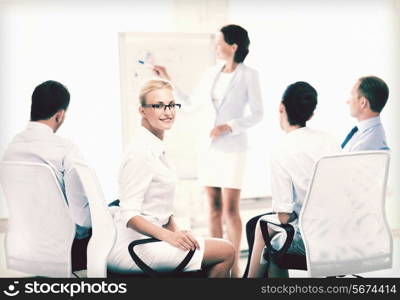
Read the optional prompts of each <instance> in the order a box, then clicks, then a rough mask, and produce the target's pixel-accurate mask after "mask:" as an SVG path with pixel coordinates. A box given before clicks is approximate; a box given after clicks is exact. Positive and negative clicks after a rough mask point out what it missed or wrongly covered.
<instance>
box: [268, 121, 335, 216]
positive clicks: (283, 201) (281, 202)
mask: <svg viewBox="0 0 400 300" xmlns="http://www.w3.org/2000/svg"><path fill="white" fill-rule="evenodd" d="M340 149H341V148H340V146H339V143H338V142H337V141H336V139H335V138H334V137H333V136H332V135H330V134H328V133H325V132H322V131H317V130H313V129H310V128H307V127H303V128H299V129H296V130H293V131H291V132H289V133H287V134H286V135H285V137H284V138H283V140H282V142H281V143H280V144H279V146H278V147H277V149H276V154H274V156H273V158H272V160H271V189H272V208H273V210H274V211H276V212H286V213H291V212H293V211H295V212H296V213H297V215H299V213H300V209H301V207H302V205H303V201H304V199H305V196H306V193H307V189H308V185H309V181H310V179H311V176H312V172H313V170H314V164H315V162H316V161H317V160H318V159H319V158H320V157H321V156H323V155H329V154H334V153H337V152H338V151H340Z"/></svg>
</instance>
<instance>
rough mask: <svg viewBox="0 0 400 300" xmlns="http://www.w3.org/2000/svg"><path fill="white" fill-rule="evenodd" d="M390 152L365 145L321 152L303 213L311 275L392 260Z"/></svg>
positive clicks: (352, 271) (360, 269)
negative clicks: (388, 195)
mask: <svg viewBox="0 0 400 300" xmlns="http://www.w3.org/2000/svg"><path fill="white" fill-rule="evenodd" d="M389 161H390V153H389V152H388V151H363V152H353V153H346V154H339V155H333V156H325V157H323V158H321V159H320V160H319V161H318V162H317V163H316V165H315V168H314V173H313V176H312V179H311V182H310V185H309V190H308V193H307V196H306V199H305V202H304V204H303V208H302V211H301V213H300V220H299V226H300V230H301V233H302V237H303V240H304V244H305V249H306V256H307V269H308V274H309V276H310V277H320V276H335V275H345V274H355V273H364V272H369V271H375V270H380V269H386V268H390V267H391V266H392V251H393V246H392V245H393V241H392V236H391V233H390V229H389V226H388V223H387V219H386V214H385V194H386V185H387V178H388V169H389Z"/></svg>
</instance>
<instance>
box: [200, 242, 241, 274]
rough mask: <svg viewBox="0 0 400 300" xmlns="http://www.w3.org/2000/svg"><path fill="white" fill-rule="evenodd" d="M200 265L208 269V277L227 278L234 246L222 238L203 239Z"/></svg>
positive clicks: (233, 255)
mask: <svg viewBox="0 0 400 300" xmlns="http://www.w3.org/2000/svg"><path fill="white" fill-rule="evenodd" d="M204 247H205V249H204V257H203V262H202V267H203V268H207V269H209V272H208V277H209V278H229V277H230V271H231V268H232V265H233V262H234V260H235V256H236V254H235V248H234V247H233V246H232V244H231V243H230V242H228V241H226V240H222V239H215V238H210V239H205V241H204Z"/></svg>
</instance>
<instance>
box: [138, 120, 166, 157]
mask: <svg viewBox="0 0 400 300" xmlns="http://www.w3.org/2000/svg"><path fill="white" fill-rule="evenodd" d="M139 132H140V136H141V138H143V141H144V142H145V143H147V144H148V145H149V146H150V150H151V152H152V153H153V154H154V155H155V156H156V157H160V156H161V155H162V154H163V153H164V152H165V147H164V143H163V141H162V140H160V139H159V138H158V137H156V136H155V135H154V134H152V133H151V132H150V131H149V130H148V129H146V128H144V127H143V126H140V128H139Z"/></svg>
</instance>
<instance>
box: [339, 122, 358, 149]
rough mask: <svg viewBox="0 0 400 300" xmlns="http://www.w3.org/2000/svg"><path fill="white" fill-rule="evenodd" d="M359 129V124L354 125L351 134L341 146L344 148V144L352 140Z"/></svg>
mask: <svg viewBox="0 0 400 300" xmlns="http://www.w3.org/2000/svg"><path fill="white" fill-rule="evenodd" d="M357 130H358V128H357V126H354V127H353V129H352V130H351V131H350V132H349V134H348V135H347V136H346V138H345V139H344V141H343V143H342V146H341V147H342V148H344V146H346V144H347V142H348V141H350V139H351V138H352V136H353V135H354V134H355V133H356V132H357Z"/></svg>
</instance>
